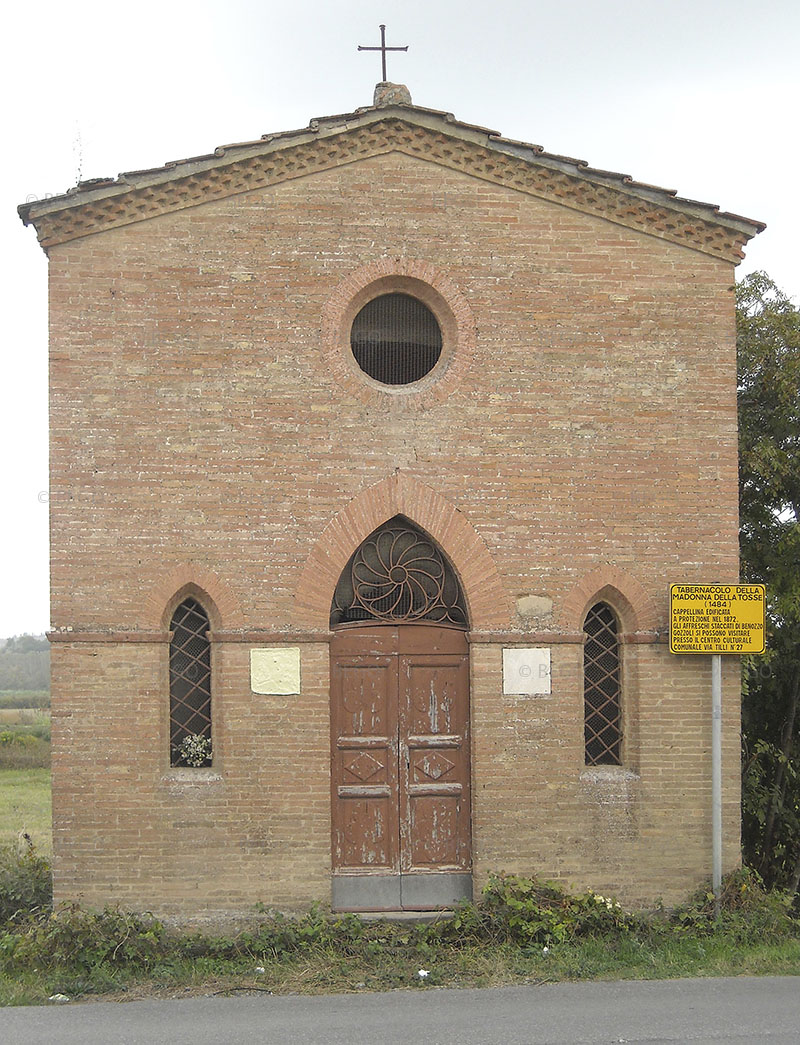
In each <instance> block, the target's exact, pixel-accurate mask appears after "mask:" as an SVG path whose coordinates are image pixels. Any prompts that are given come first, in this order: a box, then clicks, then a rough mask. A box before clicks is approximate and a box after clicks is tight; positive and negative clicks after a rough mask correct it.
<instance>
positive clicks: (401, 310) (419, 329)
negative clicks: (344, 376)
mask: <svg viewBox="0 0 800 1045" xmlns="http://www.w3.org/2000/svg"><path fill="white" fill-rule="evenodd" d="M350 347H351V348H352V350H353V355H354V356H355V359H356V362H357V363H358V365H359V366H360V367H361V369H362V370H363V371H364V373H365V374H368V375H369V376H370V377H371V378H374V380H375V381H380V382H381V384H384V385H410V384H413V383H414V382H415V381H419V380H420V379H421V378H423V377H425V375H426V374H428V373H430V371H431V370H433V368H434V367H435V366H436V363H437V362H438V360H439V356H440V355H441V352H442V332H441V330H440V329H439V324H438V323H437V321H436V317H435V316H434V314H433V313H432V312H431V310H430V309H429V308H428V306H427V305H424V304H423V303H422V302H421V301H418V300H417V299H416V298H413V297H411V295H410V294H382V295H381V296H380V297H378V298H373V300H372V301H370V302H368V303H367V304H366V305H365V306H364V307H363V308H362V309H361V311H360V312H359V313H358V315H357V316H356V318H355V319H354V320H353V326H352V328H351V330H350Z"/></svg>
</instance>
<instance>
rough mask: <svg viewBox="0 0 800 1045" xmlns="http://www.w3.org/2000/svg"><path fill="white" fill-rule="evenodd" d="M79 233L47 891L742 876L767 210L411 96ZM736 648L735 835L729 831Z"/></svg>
mask: <svg viewBox="0 0 800 1045" xmlns="http://www.w3.org/2000/svg"><path fill="white" fill-rule="evenodd" d="M20 213H21V216H22V218H23V220H24V221H25V223H26V224H27V223H30V224H32V225H34V226H35V228H36V231H37V233H38V237H39V242H40V243H41V245H42V247H43V248H44V250H45V251H46V252H47V254H48V257H49V286H50V419H51V497H50V506H51V542H52V544H51V546H52V552H51V554H52V566H51V573H52V628H53V630H52V632H51V634H50V639H51V641H52V702H53V704H52V706H53V816H54V848H55V892H56V899H57V900H67V899H74V900H80V901H82V902H84V903H87V904H91V905H102V904H105V903H107V902H119V903H121V904H122V905H123V906H125V907H128V908H131V909H147V910H150V911H153V912H156V913H158V914H161V915H163V916H180V917H184V918H190V917H195V918H199V919H203V918H208V919H210V918H215V917H226V916H232V915H233V916H235V915H241V914H243V913H246V912H249V911H252V910H253V909H254V905H255V904H256V903H257V902H259V901H260V902H262V903H264V904H266V905H268V906H271V907H276V908H281V909H285V910H300V909H303V908H306V907H307V906H308V905H309V904H310V903H312V902H313V901H320V900H321V901H323V902H324V903H325V904H329V905H331V906H332V907H333V908H334V909H337V910H389V911H391V910H403V909H405V910H425V909H431V908H438V907H443V906H449V905H452V904H453V903H455V902H457V901H459V900H461V899H464V898H468V897H472V896H473V895H475V896H477V895H478V894H479V891H480V889H481V887H482V885H483V884H484V882H485V880H486V877H487V874H488V873H489V872H492V871H507V872H516V873H520V874H525V875H529V874H537V875H540V876H542V877H544V878H549V879H553V880H557V881H560V882H562V883H563V884H564V885H566V886H568V887H570V888H576V889H585V888H593V889H595V890H596V891H598V892H602V893H612V894H614V895H616V896H617V897H618V898H619V899H620V900H621V901H623V902H624V903H626V904H629V905H640V904H647V903H649V902H652V901H654V900H655V899H656V898H657V897H660V898H663V899H664V900H665V901H667V902H670V901H675V900H678V899H680V898H682V897H685V896H686V894H687V893H688V892H689V891H690V890H692V889H694V888H695V887H697V886H698V885H699V884H700V883H701V882H702V881H703V880H705V879H707V878H708V876H709V875H710V871H711V847H710V832H711V785H710V771H709V757H710V756H709V748H710V722H709V710H708V709H709V689H710V681H709V680H710V658H709V657H680V656H675V655H673V654H671V653H670V652H669V648H668V644H667V624H668V620H667V617H668V589H669V585H670V583H674V582H681V583H685V582H703V583H705V582H709V581H714V582H720V583H721V582H725V583H730V582H734V581H736V580H737V577H738V560H737V431H736V359H735V329H734V295H733V282H734V268H735V266H736V264H737V263H738V261H739V260H740V259H741V257H742V248H743V246H744V244H745V243H746V242H747V240H748V239H749V238H751V237H752V236H753V235H754V234H755V233H757V232H758V231H760V229H761V228H762V227H763V226H761V225H760V224H759V223H758V222H755V221H751V220H748V219H746V218H742V217H739V216H737V215H735V214H730V213H724V212H721V211H720V210H719V208H718V207H715V206H712V205H708V204H703V203H698V202H695V201H691V200H686V199H682V198H680V197H679V196H677V195H676V194H675V193H674V192H671V191H667V190H664V189H660V188H656V187H654V186H652V185H646V184H642V183H639V182H636V181H633V180H632V179H631V178H630V177H627V176H623V175H620V174H614V173H610V172H608V171H602V170H595V169H593V168H591V167H589V166H588V165H587V164H586V163H584V162H583V161H580V160H575V159H570V158H568V157H564V156H557V155H552V154H550V153H547V152H545V151H544V150H543V149H542V148H540V147H539V146H537V145H529V144H525V143H523V142H518V141H512V140H509V139H507V138H504V137H502V136H501V135H499V134H498V133H496V132H494V131H491V130H487V129H486V128H484V127H477V126H473V125H471V124H467V123H461V122H459V121H457V120H456V119H455V118H454V117H453V115H452V114H450V113H446V112H439V111H435V110H431V109H426V108H421V107H419V106H415V105H414V104H412V101H411V98H410V95H409V93H408V91H407V90H406V89H405V88H403V87H399V86H397V85H392V84H388V83H381V84H379V85H378V87H377V89H376V93H375V99H374V104H373V105H371V106H367V107H364V108H361V109H357V110H356V111H355V112H353V113H348V114H345V115H340V116H331V117H325V118H321V119H315V120H312V121H311V123H310V124H309V126H308V127H307V128H305V129H302V130H295V131H289V132H285V133H278V134H267V135H264V136H263V137H261V138H258V139H257V140H255V141H249V142H244V143H241V144H236V145H230V146H225V147H222V148H218V149H216V150H215V151H214V152H212V153H210V154H208V155H205V156H199V157H193V158H191V159H186V160H181V161H178V162H174V163H169V164H167V165H166V166H165V167H162V168H157V169H154V170H140V171H133V172H129V173H126V174H122V175H120V176H119V177H118V178H116V179H108V180H107V179H97V180H94V181H85V182H81V183H80V184H79V185H78V186H77V187H76V188H74V189H72V190H71V191H69V192H68V193H66V194H65V195H63V196H58V197H55V198H50V199H47V200H44V201H40V202H34V203H28V204H25V205H24V206H22V207H21V208H20ZM738 761H739V690H738V660H736V658H733V659H731V658H728V659H726V662H725V664H724V708H723V771H724V778H723V819H724V837H725V850H724V864H725V870H728V869H730V868H732V867H734V866H735V865H736V864H737V862H738V860H739V769H738Z"/></svg>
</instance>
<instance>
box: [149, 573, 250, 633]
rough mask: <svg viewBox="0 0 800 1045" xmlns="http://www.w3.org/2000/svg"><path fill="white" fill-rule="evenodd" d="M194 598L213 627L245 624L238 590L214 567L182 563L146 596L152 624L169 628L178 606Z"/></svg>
mask: <svg viewBox="0 0 800 1045" xmlns="http://www.w3.org/2000/svg"><path fill="white" fill-rule="evenodd" d="M186 598H195V599H197V600H198V602H200V603H201V604H202V606H203V609H204V610H205V611H206V613H207V614H208V619H209V623H210V624H211V630H212V631H217V630H219V629H221V628H222V627H223V626H224V627H225V628H241V627H244V624H245V619H244V614H243V612H242V608H241V605H240V603H239V599H238V597H237V596H236V594H235V592H234V591H233V590H232V589H231V588H230V587H229V586H228V585H227V584H226V583H225V582H224V581H223V580H221V579H220V578H219V577H218V576H217V574H216V573H214V572H213V571H212V570H208V569H205V568H204V567H201V566H198V565H197V564H195V563H183V564H182V565H180V566H177V567H175V569H173V570H171V571H170V572H169V573H167V574H165V575H164V576H163V577H162V578H161V579H160V580H159V582H158V584H156V585H155V587H154V588H153V589H152V591H151V592H150V593H149V595H148V596H147V599H146V604H145V605H146V613H147V623H148V626H149V627H152V628H159V629H161V630H164V631H166V630H168V629H169V624H170V621H171V619H172V614H173V613H174V612H175V608H176V607H177V606H179V605H180V603H181V602H183V600H184V599H186Z"/></svg>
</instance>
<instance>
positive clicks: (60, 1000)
mask: <svg viewBox="0 0 800 1045" xmlns="http://www.w3.org/2000/svg"><path fill="white" fill-rule="evenodd" d="M47 1000H48V1001H52V1002H55V1003H56V1005H63V1004H64V1002H65V1001H69V998H68V997H67V996H66V994H51V995H50V997H49V998H48V999H47Z"/></svg>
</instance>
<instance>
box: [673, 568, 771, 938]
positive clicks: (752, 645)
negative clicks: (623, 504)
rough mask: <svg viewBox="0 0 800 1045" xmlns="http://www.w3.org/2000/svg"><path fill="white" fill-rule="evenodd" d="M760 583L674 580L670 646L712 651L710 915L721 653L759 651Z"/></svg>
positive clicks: (718, 825) (717, 817) (718, 809)
mask: <svg viewBox="0 0 800 1045" xmlns="http://www.w3.org/2000/svg"><path fill="white" fill-rule="evenodd" d="M765 608H766V589H765V588H764V585H763V584H673V585H672V586H671V587H670V614H669V648H670V652H672V653H678V654H687V653H704V654H708V653H710V654H711V886H712V889H713V890H714V915H715V917H716V918H719V916H720V894H721V892H722V654H723V653H739V654H741V653H763V652H764V648H765V636H766V631H765V624H766V612H765Z"/></svg>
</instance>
